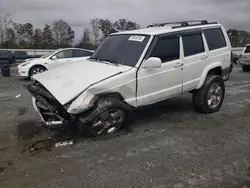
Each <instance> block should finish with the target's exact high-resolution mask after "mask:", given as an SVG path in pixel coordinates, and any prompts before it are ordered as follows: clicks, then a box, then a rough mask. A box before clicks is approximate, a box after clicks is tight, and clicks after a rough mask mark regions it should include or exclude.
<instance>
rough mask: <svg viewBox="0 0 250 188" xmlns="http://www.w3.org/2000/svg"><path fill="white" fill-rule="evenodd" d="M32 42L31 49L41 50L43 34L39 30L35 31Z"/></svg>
mask: <svg viewBox="0 0 250 188" xmlns="http://www.w3.org/2000/svg"><path fill="white" fill-rule="evenodd" d="M32 40H33V48H41V46H42V42H43V32H42V30H41V29H35V31H34V35H33V36H32Z"/></svg>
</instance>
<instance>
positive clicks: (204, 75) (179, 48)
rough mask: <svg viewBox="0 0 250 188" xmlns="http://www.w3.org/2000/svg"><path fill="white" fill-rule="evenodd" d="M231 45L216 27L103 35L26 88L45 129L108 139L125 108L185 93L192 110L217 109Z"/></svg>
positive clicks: (181, 25)
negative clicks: (70, 129)
mask: <svg viewBox="0 0 250 188" xmlns="http://www.w3.org/2000/svg"><path fill="white" fill-rule="evenodd" d="M230 61H231V45H230V41H229V39H228V36H227V34H226V31H225V29H224V27H223V26H222V25H221V24H217V23H209V22H207V21H195V22H194V21H192V22H171V23H165V24H160V25H154V26H149V27H148V28H145V29H139V30H132V31H123V32H117V33H112V34H110V35H109V36H108V37H107V38H106V39H105V40H104V41H103V42H102V44H101V45H100V46H99V47H98V49H97V50H96V51H95V52H94V54H93V55H92V56H91V57H90V58H89V59H87V60H85V61H84V62H83V63H74V62H73V63H71V64H69V65H65V66H62V67H59V68H57V69H56V70H50V71H47V72H44V73H41V74H37V75H34V76H33V78H34V80H33V82H32V83H31V84H30V85H28V86H27V89H28V90H29V91H30V93H31V94H32V96H33V105H34V108H35V110H36V111H37V112H38V113H39V114H40V116H41V118H42V120H43V121H44V122H45V124H46V125H49V126H50V125H56V124H66V125H67V124H70V125H77V126H78V128H79V130H80V131H82V132H83V133H88V135H92V136H99V135H104V134H112V133H114V132H116V131H117V130H118V129H119V128H121V127H122V126H123V125H124V124H125V121H126V120H127V119H128V117H129V114H130V112H131V109H132V108H136V107H139V106H144V105H149V104H153V103H156V102H159V101H163V100H165V99H168V98H171V97H174V96H178V95H181V94H183V93H185V92H190V93H192V95H193V104H194V107H195V109H196V110H197V111H198V112H201V113H213V112H216V111H218V110H219V109H220V107H221V105H222V103H223V99H224V94H225V86H224V82H223V79H222V77H223V76H224V75H225V74H227V73H228V71H229V69H230Z"/></svg>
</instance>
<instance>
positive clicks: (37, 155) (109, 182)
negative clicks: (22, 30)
mask: <svg viewBox="0 0 250 188" xmlns="http://www.w3.org/2000/svg"><path fill="white" fill-rule="evenodd" d="M12 74H15V68H12ZM27 82H28V81H25V80H20V79H18V78H16V77H15V76H12V77H10V78H3V77H0V154H1V157H0V187H4V188H10V187H13V188H22V187H25V188H34V187H36V188H43V187H53V188H59V187H65V188H68V187H73V188H80V187H84V188H85V187H94V188H102V187H107V188H113V187H124V188H125V187H127V188H129V187H131V188H141V187H142V188H146V187H157V188H158V187H159V188H168V187H169V188H186V187H194V188H196V187H197V188H203V187H209V188H217V187H222V188H231V187H232V188H247V187H248V188H250V151H249V144H250V131H249V120H250V116H249V113H250V73H244V72H242V70H241V69H240V68H238V67H235V68H234V71H233V74H232V77H231V78H230V80H229V81H228V82H226V98H225V101H224V105H223V107H222V109H221V111H220V112H218V113H215V114H210V115H203V114H198V113H196V112H195V111H194V110H193V106H192V101H191V95H190V94H186V95H183V96H180V97H177V98H174V99H171V100H167V101H165V102H162V103H159V104H157V105H154V106H151V107H147V108H142V109H137V110H135V112H134V115H133V118H132V123H131V126H129V127H128V128H127V129H125V130H122V131H120V132H119V133H118V134H116V135H115V136H113V137H102V138H98V139H93V138H81V137H80V136H79V135H78V134H77V133H76V132H75V131H74V130H73V129H69V130H60V131H59V130H49V129H47V128H44V127H43V126H42V124H41V122H40V119H39V117H38V115H37V114H36V113H35V112H34V110H33V107H32V104H31V100H30V98H31V97H30V94H29V93H28V92H27V91H26V90H25V89H24V88H23V85H24V84H26V83H27ZM19 94H20V95H19ZM49 137H51V138H50V139H49V140H48V138H49ZM69 138H70V139H73V140H74V141H75V144H74V145H73V146H69V147H64V148H55V147H54V143H55V142H56V141H59V140H64V139H69Z"/></svg>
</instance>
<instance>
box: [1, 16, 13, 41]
mask: <svg viewBox="0 0 250 188" xmlns="http://www.w3.org/2000/svg"><path fill="white" fill-rule="evenodd" d="M11 23H12V20H11V17H10V15H9V14H5V15H3V16H0V40H1V41H0V42H1V44H2V43H4V41H5V34H6V30H7V28H8V27H9V26H10V24H11Z"/></svg>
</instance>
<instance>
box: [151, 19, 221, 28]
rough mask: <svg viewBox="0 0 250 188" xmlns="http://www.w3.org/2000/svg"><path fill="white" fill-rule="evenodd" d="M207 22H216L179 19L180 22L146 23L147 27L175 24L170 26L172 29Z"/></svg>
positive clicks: (205, 23)
mask: <svg viewBox="0 0 250 188" xmlns="http://www.w3.org/2000/svg"><path fill="white" fill-rule="evenodd" d="M190 23H195V24H190ZM178 24H179V25H178ZM207 24H217V22H208V21H207V20H189V21H180V22H167V23H159V24H152V25H148V26H147V28H149V27H164V26H165V25H176V26H172V29H174V28H179V27H188V26H197V25H207Z"/></svg>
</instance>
